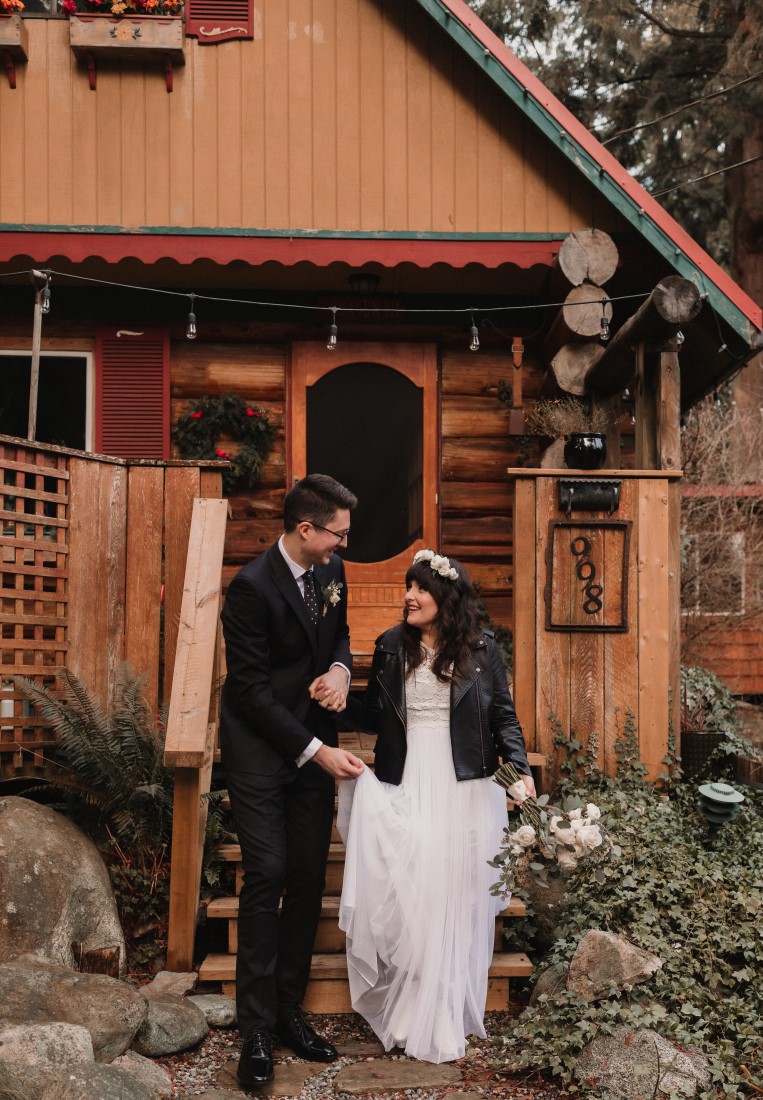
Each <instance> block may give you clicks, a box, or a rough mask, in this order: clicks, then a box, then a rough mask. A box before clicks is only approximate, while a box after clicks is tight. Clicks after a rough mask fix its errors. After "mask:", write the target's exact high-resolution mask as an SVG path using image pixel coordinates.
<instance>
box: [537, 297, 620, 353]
mask: <svg viewBox="0 0 763 1100" xmlns="http://www.w3.org/2000/svg"><path fill="white" fill-rule="evenodd" d="M602 316H605V317H606V318H607V320H608V321H611V320H612V305H611V304H610V301H609V299H608V297H607V293H606V291H604V290H602V289H601V287H600V286H593V285H591V284H590V283H586V284H585V285H583V286H576V287H573V288H572V290H571V291H570V292H569V294H568V295H567V297H566V298H565V300H564V305H563V306H562V308H561V309H560V310H559V312H558V313H557V315H556V317H555V318H554V321H553V323H552V325H551V328H550V329H549V331H548V336H547V337H546V339H545V340H544V342H543V354H544V356H545V359H546V362H547V363H550V362H551V360H552V359H553V358H554V356H555V355H556V354H557V352H558V351H559V349H560V348H562V347H564V345H565V344H569V343H570V341H572V340H591V339H592V338H593V337H595V336H598V335H599V333H600V332H601V318H602Z"/></svg>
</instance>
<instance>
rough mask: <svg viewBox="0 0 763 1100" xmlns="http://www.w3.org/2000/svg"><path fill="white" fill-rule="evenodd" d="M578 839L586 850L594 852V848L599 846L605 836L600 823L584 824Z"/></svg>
mask: <svg viewBox="0 0 763 1100" xmlns="http://www.w3.org/2000/svg"><path fill="white" fill-rule="evenodd" d="M577 839H578V841H579V842H580V846H581V848H582V849H583V851H584V852H592V851H593V850H594V848H598V847H599V845H600V844H601V842H602V839H603V838H602V835H601V830H600V829H599V826H598V825H584V826H583V828H582V829H581V830H580V832H579V833H578V835H577Z"/></svg>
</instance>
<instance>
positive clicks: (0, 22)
mask: <svg viewBox="0 0 763 1100" xmlns="http://www.w3.org/2000/svg"><path fill="white" fill-rule="evenodd" d="M0 53H7V54H10V56H11V57H12V58H13V60H14V61H26V60H27V58H28V56H29V35H28V34H27V29H26V24H25V23H24V20H23V19H22V18H21V16H20V15H2V14H0Z"/></svg>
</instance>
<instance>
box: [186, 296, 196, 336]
mask: <svg viewBox="0 0 763 1100" xmlns="http://www.w3.org/2000/svg"><path fill="white" fill-rule="evenodd" d="M188 297H189V299H190V302H191V309H190V311H189V313H188V321H187V323H186V328H185V335H186V339H187V340H195V339H196V314H195V313H194V309H195V308H196V295H195V294H189V295H188Z"/></svg>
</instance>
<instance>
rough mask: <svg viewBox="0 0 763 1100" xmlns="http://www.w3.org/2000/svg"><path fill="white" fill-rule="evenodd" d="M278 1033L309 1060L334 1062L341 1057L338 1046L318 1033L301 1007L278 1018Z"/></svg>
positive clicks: (288, 1044)
mask: <svg viewBox="0 0 763 1100" xmlns="http://www.w3.org/2000/svg"><path fill="white" fill-rule="evenodd" d="M276 1035H277V1036H278V1038H279V1039H280V1040H281V1042H282V1043H285V1044H286V1046H287V1047H291V1049H292V1050H293V1051H294V1053H295V1054H298V1055H299V1057H300V1058H306V1059H307V1061H308V1062H333V1061H335V1060H336V1059H337V1058H338V1057H339V1051H338V1050H337V1049H336V1047H334V1046H332V1045H331V1043H329V1042H327V1041H326V1040H325V1039H322V1038H321V1037H320V1035H316V1033H315V1032H314V1031H313V1029H312V1028H311V1027H310V1025H309V1024H308V1022H307V1020H306V1019H305V1017H304V1016H303V1015H302V1013H301V1012H300V1011H299V1009H294V1011H293V1012H289V1013H287V1014H286V1015H285V1016H282V1017H281V1018H280V1019H279V1020H278V1022H277V1024H276Z"/></svg>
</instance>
